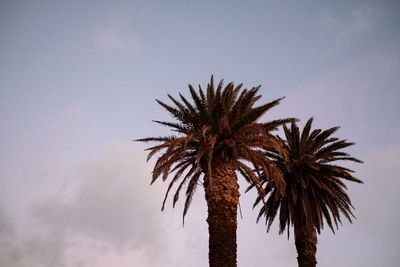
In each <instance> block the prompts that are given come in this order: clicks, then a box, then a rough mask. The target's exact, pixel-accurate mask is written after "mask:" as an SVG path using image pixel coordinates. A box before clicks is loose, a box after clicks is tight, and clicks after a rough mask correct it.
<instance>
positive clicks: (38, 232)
mask: <svg viewBox="0 0 400 267" xmlns="http://www.w3.org/2000/svg"><path fill="white" fill-rule="evenodd" d="M399 18H400V5H399V3H398V2H397V1H302V2H301V3H300V2H299V1H253V2H251V3H247V4H245V3H243V1H201V2H200V1H198V2H197V3H196V2H194V1H191V2H189V1H168V2H165V1H159V2H156V1H85V2H82V1H39V2H37V1H2V2H1V3H0V38H1V42H0V123H1V131H0V148H1V152H0V182H1V184H2V186H1V188H0V203H1V204H0V243H1V244H2V246H0V266H1V267H2V266H8V267H26V266H38V267H49V266H72V267H75V266H82V267H85V266H96V267H102V266H111V265H117V266H132V264H133V265H135V266H144V267H147V266H189V265H190V266H195V267H196V266H205V265H206V264H207V239H208V236H207V226H206V222H205V218H206V213H205V204H204V197H203V195H202V192H201V190H199V191H198V193H197V195H196V198H195V200H194V202H193V205H192V208H191V211H190V214H189V215H188V218H187V223H186V225H185V228H182V226H181V206H178V207H177V208H175V209H172V207H171V208H168V209H167V210H166V211H165V212H163V213H161V212H160V207H161V201H162V197H163V192H164V190H165V189H166V188H165V184H162V183H157V184H155V185H154V186H152V187H150V186H149V181H150V174H151V163H145V158H146V156H145V153H144V151H143V148H144V146H143V145H142V144H138V143H134V142H131V140H132V139H135V138H138V137H143V136H149V135H158V134H159V135H162V134H168V131H167V130H166V129H164V128H160V127H159V126H157V125H155V124H154V123H152V122H151V120H153V119H157V120H162V119H169V117H168V115H167V114H165V112H164V111H163V110H162V109H161V108H160V107H159V106H157V104H156V102H155V98H158V99H161V100H166V99H167V94H172V95H176V94H177V93H178V92H182V93H183V94H187V84H188V83H191V84H194V85H197V84H199V83H200V84H202V85H204V84H206V83H207V82H208V80H209V78H210V76H211V74H214V76H215V78H216V79H221V78H223V79H225V81H227V82H229V81H235V82H237V83H244V85H245V86H247V87H252V86H256V85H259V84H261V85H262V87H261V94H262V95H263V98H262V100H263V101H271V100H273V99H275V98H278V97H281V96H286V98H285V100H284V101H283V102H282V104H281V105H280V106H279V107H277V108H275V110H273V111H271V112H270V113H269V114H267V115H266V116H265V118H264V119H265V120H269V119H275V118H279V117H287V116H295V117H298V118H299V119H301V123H300V124H302V123H303V122H304V121H306V120H307V119H308V118H309V117H311V116H314V117H315V126H316V127H323V128H328V127H332V126H336V125H340V126H341V129H340V130H339V132H338V136H339V137H342V138H347V139H349V140H351V141H354V142H356V143H357V144H356V145H355V146H353V147H352V148H350V149H349V152H351V153H352V154H354V155H355V156H357V157H359V158H361V159H363V160H364V161H365V164H363V165H354V166H351V167H352V168H354V169H355V170H356V171H357V175H358V176H359V177H360V178H361V179H362V180H363V181H364V182H365V184H363V185H349V194H350V196H351V197H352V200H353V202H354V204H355V207H356V212H355V214H356V216H357V219H356V220H355V222H354V223H353V224H349V223H347V222H344V225H343V227H341V229H339V231H338V232H337V233H336V235H333V234H332V233H331V232H330V231H329V230H328V229H326V231H324V232H323V233H322V234H321V235H320V237H319V246H318V254H317V258H318V262H319V264H320V265H321V266H328V267H329V266H332V267H333V266H371V267H372V266H378V265H379V266H398V264H399V263H400V258H399V256H398V255H399V251H400V248H399V245H398V235H396V233H397V229H396V228H395V227H396V226H397V225H398V224H399V223H400V213H399V212H398V207H397V203H398V202H399V194H398V192H397V190H396V188H398V186H399V185H400V182H399V181H398V179H397V174H398V173H399V171H400V169H399V167H398V166H399V159H400V123H399V119H398V114H400V105H399V103H400V78H399V77H400V75H399V70H400V55H399V51H400V29H399V27H398V25H400V21H399ZM244 187H245V185H244V184H243V186H242V188H244ZM253 199H254V195H251V194H242V199H241V201H242V211H243V215H244V218H243V220H241V219H239V232H238V235H239V254H238V263H239V266H259V265H260V264H264V263H265V264H266V263H268V264H269V265H271V266H278V267H279V266H282V267H285V266H295V264H296V253H295V248H294V244H293V243H294V241H293V239H292V238H291V239H290V240H289V241H288V240H286V238H285V236H279V235H278V234H277V230H276V231H272V232H271V233H269V234H268V235H266V234H265V227H264V225H263V224H262V223H260V224H258V225H256V224H255V217H256V213H255V212H252V211H251V204H252V201H253ZM155 251H157V253H155Z"/></svg>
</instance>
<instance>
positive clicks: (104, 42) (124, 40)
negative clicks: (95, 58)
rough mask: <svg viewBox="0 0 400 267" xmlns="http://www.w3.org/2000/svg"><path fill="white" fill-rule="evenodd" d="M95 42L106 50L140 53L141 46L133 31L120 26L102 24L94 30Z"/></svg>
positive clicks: (99, 47)
mask: <svg viewBox="0 0 400 267" xmlns="http://www.w3.org/2000/svg"><path fill="white" fill-rule="evenodd" d="M94 43H95V46H96V47H97V48H98V49H101V50H102V51H104V52H129V53H133V54H138V53H140V50H141V47H140V44H139V42H138V41H137V39H136V38H135V36H133V33H132V32H129V31H128V30H124V29H123V27H120V26H101V27H98V28H96V29H95V30H94Z"/></svg>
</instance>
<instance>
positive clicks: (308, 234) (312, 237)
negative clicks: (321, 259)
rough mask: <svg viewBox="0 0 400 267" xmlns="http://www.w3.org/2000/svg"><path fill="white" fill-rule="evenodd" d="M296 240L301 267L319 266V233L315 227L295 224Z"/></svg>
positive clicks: (298, 260)
mask: <svg viewBox="0 0 400 267" xmlns="http://www.w3.org/2000/svg"><path fill="white" fill-rule="evenodd" d="M294 238H295V243H296V249H297V255H298V257H297V262H298V263H299V267H315V266H316V265H317V259H316V253H317V231H316V230H315V228H314V226H307V225H306V224H305V223H298V222H297V223H296V222H294Z"/></svg>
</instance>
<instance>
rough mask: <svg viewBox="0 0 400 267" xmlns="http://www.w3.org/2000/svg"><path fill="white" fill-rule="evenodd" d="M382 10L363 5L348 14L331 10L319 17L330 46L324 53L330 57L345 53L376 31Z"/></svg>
mask: <svg viewBox="0 0 400 267" xmlns="http://www.w3.org/2000/svg"><path fill="white" fill-rule="evenodd" d="M380 16H381V14H380V10H379V9H377V8H376V7H375V8H374V7H373V6H371V5H366V4H365V5H362V6H359V7H355V8H353V9H350V10H349V11H348V12H340V13H335V12H334V11H333V10H331V9H329V10H327V11H326V12H323V13H322V14H321V15H320V17H319V21H320V22H319V24H320V25H321V29H322V30H323V33H324V34H325V35H326V41H327V43H329V45H328V46H327V47H326V50H325V51H324V53H325V55H327V56H330V55H334V54H336V53H338V52H342V51H345V49H348V48H349V47H351V46H352V45H353V44H354V43H355V42H358V41H360V40H361V39H362V38H363V37H364V36H365V35H366V34H368V33H370V32H371V31H372V30H374V27H375V25H374V24H376V23H377V21H379V20H380V19H381V17H380Z"/></svg>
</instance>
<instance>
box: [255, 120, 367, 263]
mask: <svg viewBox="0 0 400 267" xmlns="http://www.w3.org/2000/svg"><path fill="white" fill-rule="evenodd" d="M312 121H313V119H312V118H310V119H309V120H308V121H307V123H306V125H305V126H304V129H303V132H302V133H301V134H300V131H299V128H298V126H297V125H296V123H292V125H291V128H290V129H288V128H287V127H286V126H284V132H285V136H286V140H282V142H283V144H284V146H285V150H286V152H287V153H286V154H282V153H280V152H279V151H274V152H272V153H271V152H267V153H266V155H267V158H269V159H271V160H273V161H274V163H275V165H276V166H278V167H279V169H280V171H281V172H282V173H283V175H284V179H285V182H286V193H285V194H284V195H282V194H281V192H280V190H281V188H277V187H276V186H275V184H273V183H271V182H269V181H268V179H264V180H263V181H262V186H263V188H264V190H265V194H266V199H267V200H266V202H265V204H263V205H262V207H261V209H260V212H259V214H258V218H257V221H259V219H260V218H261V217H262V216H264V217H265V223H266V225H267V231H269V230H270V227H271V224H272V222H273V221H274V219H275V217H276V216H277V215H278V216H279V233H280V234H281V233H283V232H284V231H285V228H286V227H287V231H288V237H289V227H290V226H291V225H293V226H294V236H295V244H296V249H297V253H298V257H297V260H298V264H299V266H300V267H311V266H315V265H316V263H317V261H316V251H317V232H318V233H320V231H321V229H322V228H323V225H324V221H325V222H326V223H327V224H328V226H329V227H330V228H331V229H332V231H333V232H334V226H336V228H338V223H340V224H341V218H340V215H341V214H343V215H344V216H345V217H346V218H347V219H348V220H349V221H350V222H351V219H352V218H354V215H353V213H352V209H353V206H352V204H351V201H350V198H349V196H348V194H347V193H346V189H347V188H346V186H345V184H344V183H343V181H344V180H348V181H352V182H357V183H362V181H361V180H359V179H357V178H356V177H354V176H353V174H352V173H353V171H352V170H350V169H348V168H345V167H342V166H340V165H337V163H336V162H337V161H343V160H344V161H354V162H358V163H362V161H361V160H359V159H356V158H354V157H352V156H350V155H349V154H348V153H345V152H343V151H342V149H344V148H346V147H349V146H351V145H353V144H354V143H350V142H348V141H347V140H339V139H338V138H335V137H332V134H333V133H335V132H336V131H337V130H338V129H339V127H334V128H330V129H327V130H325V131H322V130H320V129H316V130H313V131H311V124H312ZM278 138H279V137H278ZM268 175H269V174H266V177H267V178H268ZM260 201H261V198H260V197H258V198H257V200H256V202H255V204H254V206H256V205H257V204H259V203H260Z"/></svg>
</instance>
